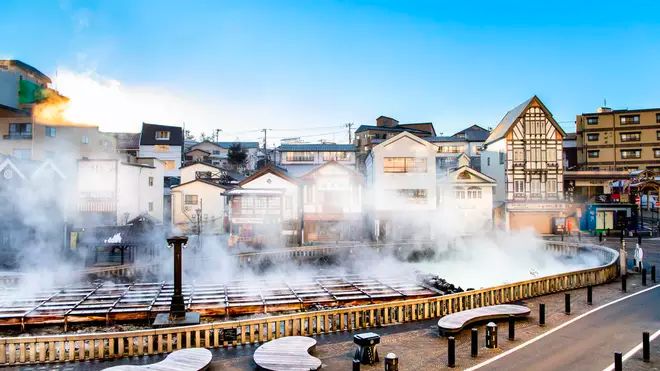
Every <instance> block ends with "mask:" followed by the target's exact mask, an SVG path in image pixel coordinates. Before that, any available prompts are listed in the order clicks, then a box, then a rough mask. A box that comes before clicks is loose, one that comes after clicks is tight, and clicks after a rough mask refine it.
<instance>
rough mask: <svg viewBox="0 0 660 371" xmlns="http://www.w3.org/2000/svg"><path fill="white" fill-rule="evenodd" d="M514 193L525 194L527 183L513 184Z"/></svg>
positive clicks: (522, 181)
mask: <svg viewBox="0 0 660 371" xmlns="http://www.w3.org/2000/svg"><path fill="white" fill-rule="evenodd" d="M513 191H514V192H515V193H524V192H525V181H524V180H515V181H514V182H513Z"/></svg>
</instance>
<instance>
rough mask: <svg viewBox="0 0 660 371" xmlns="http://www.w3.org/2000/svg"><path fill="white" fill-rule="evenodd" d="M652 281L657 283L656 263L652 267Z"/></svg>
mask: <svg viewBox="0 0 660 371" xmlns="http://www.w3.org/2000/svg"><path fill="white" fill-rule="evenodd" d="M651 281H653V283H655V265H654V266H652V267H651Z"/></svg>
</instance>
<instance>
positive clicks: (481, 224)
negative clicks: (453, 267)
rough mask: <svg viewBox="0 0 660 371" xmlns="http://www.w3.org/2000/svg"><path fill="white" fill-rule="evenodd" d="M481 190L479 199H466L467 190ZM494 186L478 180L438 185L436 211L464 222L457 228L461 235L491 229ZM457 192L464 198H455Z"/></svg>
mask: <svg viewBox="0 0 660 371" xmlns="http://www.w3.org/2000/svg"><path fill="white" fill-rule="evenodd" d="M474 188H478V189H480V190H481V197H480V198H470V197H468V194H467V192H468V190H472V189H474ZM494 189H495V187H494V184H489V183H485V182H483V181H480V180H478V179H472V180H462V181H459V182H452V183H444V184H439V185H438V194H439V196H438V209H439V210H440V211H441V212H442V213H443V214H444V213H447V214H451V215H455V216H456V218H457V220H461V221H464V223H461V225H460V226H459V227H460V228H463V230H462V231H456V232H459V233H462V234H470V233H478V232H483V231H485V230H489V229H491V228H492V227H493V193H494ZM457 191H461V192H463V193H462V194H463V195H464V196H465V197H461V198H457V193H456V192H457Z"/></svg>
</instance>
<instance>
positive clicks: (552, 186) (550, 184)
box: [545, 180, 557, 193]
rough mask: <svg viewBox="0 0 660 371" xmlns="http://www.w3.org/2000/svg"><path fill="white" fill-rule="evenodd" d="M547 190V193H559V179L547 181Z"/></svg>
mask: <svg viewBox="0 0 660 371" xmlns="http://www.w3.org/2000/svg"><path fill="white" fill-rule="evenodd" d="M545 185H546V192H547V193H557V181H556V180H548V181H547V182H546V183H545Z"/></svg>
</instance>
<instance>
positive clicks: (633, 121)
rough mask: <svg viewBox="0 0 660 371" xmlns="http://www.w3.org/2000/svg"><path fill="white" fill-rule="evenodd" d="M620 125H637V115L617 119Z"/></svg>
mask: <svg viewBox="0 0 660 371" xmlns="http://www.w3.org/2000/svg"><path fill="white" fill-rule="evenodd" d="M619 120H620V122H621V125H627V124H639V115H625V116H621V117H620V118H619Z"/></svg>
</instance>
